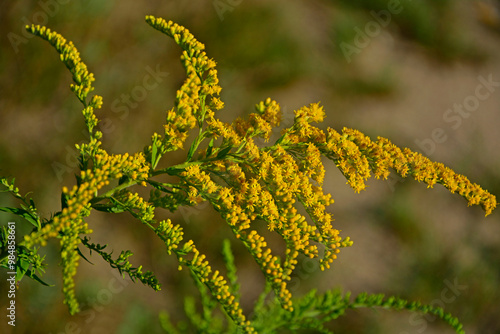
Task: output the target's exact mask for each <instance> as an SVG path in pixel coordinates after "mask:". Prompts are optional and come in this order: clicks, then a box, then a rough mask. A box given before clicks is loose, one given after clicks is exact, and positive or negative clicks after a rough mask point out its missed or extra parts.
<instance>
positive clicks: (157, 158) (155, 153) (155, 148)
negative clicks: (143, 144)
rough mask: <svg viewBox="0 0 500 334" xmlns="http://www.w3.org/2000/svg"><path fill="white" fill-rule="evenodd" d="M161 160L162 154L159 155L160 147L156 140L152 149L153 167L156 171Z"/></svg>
mask: <svg viewBox="0 0 500 334" xmlns="http://www.w3.org/2000/svg"><path fill="white" fill-rule="evenodd" d="M160 158H161V154H158V146H157V145H156V140H155V141H154V142H153V145H152V147H151V165H152V166H153V169H155V168H156V166H157V165H158V162H159V161H160Z"/></svg>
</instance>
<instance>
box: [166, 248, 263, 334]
mask: <svg viewBox="0 0 500 334" xmlns="http://www.w3.org/2000/svg"><path fill="white" fill-rule="evenodd" d="M176 254H177V255H178V259H179V263H180V265H179V270H181V269H182V265H185V266H187V267H188V268H189V269H190V270H191V271H192V272H193V273H194V274H195V275H196V277H198V279H199V280H200V282H201V283H203V284H205V285H206V286H207V287H208V289H209V290H210V292H211V293H212V295H213V296H214V297H215V298H217V300H218V302H219V303H220V304H221V306H222V307H223V308H224V310H225V311H226V312H227V314H228V315H229V316H230V317H231V319H233V321H234V322H235V323H236V325H238V326H239V327H240V328H241V329H243V330H244V331H245V333H254V332H255V331H254V329H253V327H252V326H251V323H250V321H248V320H246V318H245V315H244V314H243V310H242V309H241V307H240V303H239V302H238V301H237V300H236V297H235V296H234V295H232V294H231V293H230V291H229V286H228V285H227V281H226V280H225V279H224V278H223V277H222V276H220V274H219V271H217V270H216V271H215V272H213V273H212V268H211V267H210V264H209V262H208V261H207V260H206V259H205V255H204V254H201V253H200V252H199V251H198V249H197V248H196V246H195V245H194V243H193V241H192V240H189V241H188V242H186V243H185V244H184V245H183V247H182V248H181V249H178V250H177V251H176ZM187 255H190V257H191V259H187V258H186V257H187Z"/></svg>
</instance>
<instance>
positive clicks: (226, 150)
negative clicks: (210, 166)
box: [217, 146, 232, 159]
mask: <svg viewBox="0 0 500 334" xmlns="http://www.w3.org/2000/svg"><path fill="white" fill-rule="evenodd" d="M231 148H232V147H231V146H228V147H225V148H223V149H222V150H220V151H219V153H217V159H223V158H224V157H225V156H226V155H227V154H228V153H229V151H231Z"/></svg>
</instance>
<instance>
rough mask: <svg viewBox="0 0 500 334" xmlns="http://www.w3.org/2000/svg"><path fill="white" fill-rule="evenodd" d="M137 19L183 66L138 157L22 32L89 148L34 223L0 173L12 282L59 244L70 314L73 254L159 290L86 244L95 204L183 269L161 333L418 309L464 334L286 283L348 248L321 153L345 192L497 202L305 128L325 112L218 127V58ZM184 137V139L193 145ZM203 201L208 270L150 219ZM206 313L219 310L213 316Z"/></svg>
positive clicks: (421, 168) (174, 228) (176, 30)
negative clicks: (246, 301) (193, 293)
mask: <svg viewBox="0 0 500 334" xmlns="http://www.w3.org/2000/svg"><path fill="white" fill-rule="evenodd" d="M146 22H147V23H148V24H149V25H151V26H152V27H153V28H155V29H156V30H158V31H160V32H162V33H164V34H166V35H167V36H169V37H171V38H173V39H174V41H175V42H176V43H177V44H178V45H179V46H180V47H181V48H182V50H183V51H182V56H181V62H182V65H183V66H184V69H185V71H186V74H187V78H186V80H185V81H184V83H183V85H182V86H181V88H180V89H179V90H178V91H177V94H176V99H175V105H174V107H173V108H171V109H170V110H168V111H167V112H166V116H165V123H164V125H163V129H162V131H161V133H154V134H153V135H152V137H151V143H149V144H147V145H146V146H145V148H144V150H143V151H142V152H136V153H125V154H110V153H108V152H107V151H106V150H104V149H103V148H102V147H101V143H102V140H103V139H104V138H103V133H102V132H101V131H99V130H97V128H96V126H97V125H98V122H99V119H98V116H97V115H96V112H97V111H98V109H100V108H101V106H102V104H103V101H102V97H101V96H99V95H92V94H91V93H92V92H93V90H94V87H93V86H92V83H93V82H94V75H93V74H92V73H90V72H89V71H88V68H87V66H86V65H85V64H84V63H83V62H82V60H81V58H80V54H79V52H78V51H77V49H76V48H75V46H74V45H73V43H72V42H70V41H67V40H66V39H64V38H63V37H62V36H61V35H59V34H58V33H56V32H54V31H51V30H50V29H48V28H46V27H41V26H34V25H33V26H28V27H27V30H28V31H29V32H30V33H32V34H34V35H36V36H39V37H40V38H42V39H44V40H46V41H47V42H49V43H50V44H51V45H52V46H53V47H54V48H55V49H56V51H57V52H58V53H59V54H60V59H61V61H62V62H63V63H64V64H65V65H66V67H67V68H68V70H69V71H70V72H71V74H72V76H73V81H74V83H73V84H72V85H71V90H72V91H73V93H74V94H75V95H76V96H77V98H78V100H79V101H80V102H81V103H82V104H83V116H84V120H85V126H86V128H87V130H88V132H89V134H90V136H89V141H88V142H86V143H83V144H79V145H76V148H77V150H78V152H79V168H80V171H79V173H77V175H76V184H74V185H73V186H64V187H62V189H61V210H60V211H58V212H55V213H54V214H53V215H52V216H51V217H41V216H40V214H39V213H38V211H37V208H36V205H35V203H34V202H33V200H31V199H30V198H29V197H27V196H24V195H22V194H21V193H20V191H19V189H18V188H17V187H16V186H15V184H14V179H8V178H2V179H1V183H2V187H3V191H4V192H7V193H10V194H11V195H13V196H14V197H15V198H16V199H17V200H19V202H20V205H19V207H4V208H0V210H2V211H7V212H10V213H12V214H15V215H17V216H19V217H21V218H23V219H24V220H25V221H26V222H28V223H30V224H31V225H32V226H33V228H32V231H31V232H30V233H29V234H27V235H25V236H24V240H22V241H21V242H19V243H18V244H17V246H16V251H17V254H18V256H17V259H16V271H17V277H16V281H17V282H19V281H20V280H21V279H22V278H23V276H25V275H26V276H28V277H31V278H32V279H35V280H37V281H39V282H41V283H44V282H43V280H42V274H43V273H44V270H45V269H46V266H47V264H46V263H45V259H44V257H43V256H41V255H39V252H40V249H41V248H42V247H44V246H46V245H47V243H48V242H49V241H51V240H52V239H57V240H59V245H60V249H61V266H62V276H63V286H62V290H63V294H64V303H65V304H66V305H67V306H68V308H69V312H70V313H71V314H75V313H77V312H78V311H79V310H80V307H79V302H78V300H77V298H76V295H75V288H76V287H75V281H74V279H75V275H76V274H77V268H78V265H79V261H80V258H84V259H86V258H85V256H84V254H83V252H82V250H83V249H84V248H87V249H89V250H90V254H92V253H96V254H99V255H100V256H101V257H102V258H103V259H104V260H105V261H106V262H108V263H109V265H110V266H111V267H112V268H115V269H117V270H118V271H119V272H120V274H122V275H123V276H124V275H125V274H127V275H128V276H129V277H130V278H131V279H132V280H133V281H140V282H142V283H143V284H145V285H148V286H150V287H151V288H153V289H154V290H160V288H161V286H160V283H159V280H158V279H157V278H156V276H155V274H154V273H152V272H150V271H145V270H143V267H142V266H138V267H134V266H133V265H132V264H131V262H130V261H129V258H130V256H132V252H131V251H129V250H124V251H122V252H121V253H120V254H119V255H117V256H116V255H113V254H112V252H111V251H109V250H108V249H107V247H106V245H101V244H98V243H94V242H92V238H91V236H92V233H93V231H92V229H91V228H90V227H89V225H88V223H87V222H86V218H87V217H89V215H90V214H91V213H92V210H98V211H103V212H108V213H111V214H116V213H122V212H127V213H129V214H130V215H131V216H132V217H133V218H135V219H136V220H137V221H138V222H140V223H142V224H143V225H145V227H146V228H148V229H150V230H151V232H152V233H154V235H156V236H157V237H158V238H159V239H161V240H162V241H163V242H164V244H165V247H166V249H165V252H166V253H167V254H168V255H174V256H175V257H176V258H177V260H178V264H179V265H178V270H188V271H189V273H190V274H191V276H192V278H193V282H194V283H195V286H196V287H197V288H198V289H199V291H200V296H201V298H200V299H199V301H198V302H197V301H196V299H194V298H191V297H187V298H186V299H185V310H186V314H187V316H188V317H187V318H188V319H189V322H185V323H177V324H173V323H172V322H171V321H170V318H169V316H168V314H166V313H162V314H160V322H161V324H162V327H163V328H164V329H165V330H166V331H167V332H170V333H176V332H184V331H187V332H194V331H196V332H210V333H221V332H230V333H232V332H243V333H255V332H258V333H275V332H279V331H280V330H281V329H288V330H291V331H296V330H300V329H314V330H316V331H319V332H324V333H329V331H328V329H327V328H326V327H325V324H326V323H327V322H330V321H332V320H334V319H336V318H337V317H339V316H341V315H342V314H343V313H344V312H345V311H346V310H348V309H354V308H363V307H370V308H371V307H380V308H387V309H393V310H403V309H406V310H410V311H417V312H422V313H429V314H432V315H435V316H437V317H439V318H441V319H442V320H444V321H445V322H446V323H448V324H449V325H450V326H451V327H453V328H454V329H455V330H456V332H457V333H463V329H462V325H461V323H460V322H459V321H458V320H457V318H455V317H454V316H452V315H450V314H449V313H446V312H444V310H443V309H442V308H440V307H435V306H428V305H424V304H421V303H420V302H409V301H406V300H404V299H401V298H398V297H395V296H394V297H384V296H383V295H380V294H375V295H371V294H366V293H362V294H360V295H358V296H355V297H353V298H351V296H350V294H349V293H345V294H344V293H342V292H341V291H339V290H331V291H327V292H326V293H324V294H320V293H317V292H316V291H311V292H310V293H308V294H306V295H305V296H302V297H299V296H292V294H291V292H290V288H289V283H290V280H291V277H292V276H291V275H292V273H293V271H294V269H295V267H296V265H297V263H298V258H299V255H300V254H302V256H306V257H309V258H317V259H318V261H319V267H320V268H321V270H325V269H328V268H330V266H331V264H332V262H334V260H335V259H336V257H337V256H338V254H339V252H340V249H341V248H343V247H349V246H351V245H352V244H353V243H352V241H351V240H350V239H349V237H345V236H342V235H341V233H340V231H339V230H338V229H336V228H335V224H333V219H332V214H331V213H329V212H328V211H327V208H328V206H329V205H330V204H332V203H333V199H332V197H331V195H330V194H328V193H325V192H324V191H323V188H322V185H323V182H324V176H325V168H324V165H323V163H322V160H321V158H322V157H326V158H328V159H329V160H331V161H332V162H333V163H334V164H335V165H336V166H337V167H338V168H339V170H340V171H341V172H342V174H343V175H344V176H345V178H346V179H347V183H348V184H349V185H350V186H351V187H352V188H353V189H354V191H355V192H360V191H362V190H364V189H365V187H366V186H365V181H366V180H367V179H369V178H370V177H372V176H375V178H377V179H386V178H387V177H388V175H389V173H390V172H393V173H396V174H398V175H399V176H401V177H403V178H406V177H412V178H414V179H415V180H417V181H419V182H424V183H425V184H427V186H428V187H433V186H434V185H435V184H441V185H443V186H444V187H445V188H447V189H448V190H450V191H451V192H452V193H458V194H459V195H461V196H462V197H464V198H465V199H466V200H467V203H468V205H480V206H481V207H482V208H483V209H484V211H485V212H486V215H489V214H490V213H491V212H492V210H494V209H495V207H496V206H497V202H496V198H495V196H493V195H492V194H490V193H489V192H487V191H486V190H483V189H482V188H481V187H480V186H479V185H477V184H475V183H472V182H471V181H469V180H468V179H467V178H466V177H465V176H463V175H460V174H458V173H455V172H454V171H453V170H451V169H450V168H448V167H446V166H444V165H443V164H441V163H437V162H432V161H431V160H429V159H428V158H426V157H425V156H423V155H421V154H419V153H416V152H413V151H411V150H410V149H408V148H403V149H401V148H399V147H397V146H396V145H394V144H393V143H391V142H390V141H389V140H388V139H385V138H382V137H379V138H377V140H371V139H370V138H369V137H367V136H366V135H364V134H363V133H361V132H360V131H358V130H355V129H349V128H344V129H342V131H341V132H338V131H336V130H334V129H332V128H328V129H326V130H322V129H320V128H318V127H316V126H315V125H313V124H314V123H321V122H322V121H323V119H324V117H325V111H324V110H323V107H322V106H321V105H320V104H319V103H312V104H310V105H309V106H305V107H302V108H300V109H299V110H296V111H295V118H294V122H293V125H291V126H290V127H288V128H285V129H284V130H282V132H281V135H280V137H279V138H278V139H277V140H276V141H275V142H274V143H269V141H270V138H271V134H272V132H273V129H274V128H276V127H278V126H279V124H280V118H281V110H280V105H279V104H278V102H276V101H274V100H272V99H271V98H268V99H266V100H265V101H262V102H259V103H258V104H257V105H256V107H255V109H256V110H255V113H252V114H251V115H250V116H249V117H248V118H247V119H241V118H238V119H236V120H235V121H234V122H232V123H230V124H228V123H224V122H222V121H220V120H219V119H218V117H217V113H218V112H220V111H221V110H222V109H223V108H224V103H223V102H222V101H221V99H220V98H219V94H220V92H221V87H220V86H219V79H218V77H217V69H216V62H215V61H214V60H213V59H211V58H209V57H208V56H207V54H206V53H205V51H204V49H205V47H204V45H203V44H202V43H200V42H199V41H197V40H196V38H195V37H194V36H193V35H192V34H191V33H190V32H189V31H188V30H187V29H186V28H184V27H182V26H180V25H178V24H176V23H173V22H172V21H165V20H164V19H162V18H155V17H153V16H147V17H146ZM189 135H192V137H194V139H193V140H192V142H190V143H189V142H187V140H188V136H189ZM258 138H260V139H263V140H257V139H258ZM261 143H265V144H263V145H262V144H261ZM267 143H269V144H267ZM183 149H184V150H185V151H184V152H186V154H185V161H183V162H182V163H177V164H171V163H170V161H171V160H168V155H169V153H171V152H174V151H178V150H183ZM160 161H162V164H160ZM160 165H161V166H162V167H161V168H160V167H159V166H160ZM165 166H166V167H165ZM166 180H168V182H167V181H166ZM172 180H176V181H172ZM139 188H147V189H149V190H150V195H149V198H146V197H143V196H141V195H139V190H140V189H139ZM140 192H141V193H144V191H143V190H141V191H140ZM202 202H208V203H209V204H210V205H211V206H212V207H213V208H214V209H215V210H216V211H217V212H218V213H219V214H220V216H221V217H222V218H223V219H224V220H225V222H226V223H227V227H228V229H230V231H232V234H233V236H234V237H233V238H232V239H231V240H228V239H226V240H225V241H224V243H223V244H222V245H221V246H220V248H221V249H222V254H223V259H224V263H225V266H226V268H218V269H216V268H213V267H212V265H211V262H210V259H208V258H207V256H206V255H205V254H203V253H201V252H200V251H199V248H198V247H197V245H196V244H195V243H194V242H193V240H186V239H185V237H184V231H183V222H182V221H174V220H173V219H166V220H159V219H158V218H157V216H158V212H159V211H161V209H166V210H167V211H170V212H175V211H176V210H178V209H179V208H180V207H182V206H195V205H197V204H199V203H202ZM300 208H302V209H300ZM300 212H303V213H304V214H302V213H300ZM258 222H265V223H266V224H267V228H268V230H269V231H272V232H273V233H276V234H277V235H279V237H280V238H282V239H283V242H284V243H283V244H284V245H285V246H286V249H285V250H284V252H282V253H283V255H279V252H278V251H277V249H276V248H277V246H276V245H273V244H272V243H271V242H269V240H268V239H266V238H265V237H264V234H265V233H263V232H264V231H262V230H261V229H260V228H258V226H257V225H258V224H257V223H258ZM200 228H202V229H203V228H206V227H200ZM0 237H1V246H2V247H1V249H2V258H1V264H2V266H4V267H7V266H8V264H7V262H8V261H7V260H8V256H7V255H8V252H7V250H6V247H5V245H6V242H7V228H6V227H4V228H3V230H2V233H1V234H0ZM236 242H239V243H241V244H242V245H243V246H244V247H245V248H246V250H247V251H248V253H249V254H250V255H251V256H252V257H253V259H254V260H255V262H256V263H257V264H258V266H259V267H260V270H261V271H262V273H263V275H264V277H265V280H266V287H265V289H264V291H263V292H262V294H261V295H260V297H259V298H258V300H257V301H256V303H255V307H254V310H253V312H251V313H250V315H248V314H245V312H243V310H242V307H241V305H240V293H239V283H238V278H237V274H236V268H237V263H235V260H234V257H233V253H232V251H231V244H232V243H236ZM87 256H88V255H87ZM172 269H176V268H172ZM223 272H225V273H226V274H225V276H226V277H224V275H223V274H222V273H223ZM44 284H45V283H44ZM200 304H201V306H200ZM200 307H201V309H202V311H203V312H202V313H201V314H199V313H198V311H199V310H200ZM217 308H220V309H222V311H223V312H222V313H221V312H215V310H216V309H217ZM221 314H223V315H224V318H221Z"/></svg>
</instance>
